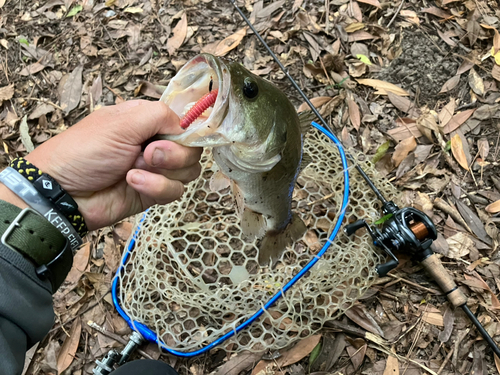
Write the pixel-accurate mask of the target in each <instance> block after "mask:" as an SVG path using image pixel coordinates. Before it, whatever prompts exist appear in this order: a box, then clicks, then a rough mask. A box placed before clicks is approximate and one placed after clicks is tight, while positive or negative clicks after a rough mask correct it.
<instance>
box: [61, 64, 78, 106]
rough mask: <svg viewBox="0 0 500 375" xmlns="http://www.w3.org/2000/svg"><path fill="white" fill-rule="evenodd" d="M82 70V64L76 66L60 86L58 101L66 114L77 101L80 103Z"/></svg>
mask: <svg viewBox="0 0 500 375" xmlns="http://www.w3.org/2000/svg"><path fill="white" fill-rule="evenodd" d="M82 72H83V66H82V65H80V66H78V67H76V68H75V70H73V71H72V72H71V74H69V75H68V77H67V79H66V81H65V82H64V84H63V86H62V90H61V96H60V99H59V103H60V105H61V107H62V108H63V109H64V112H65V113H66V114H68V113H69V112H71V111H72V110H73V109H75V108H76V107H77V106H78V103H80V98H81V95H82V85H83V84H82Z"/></svg>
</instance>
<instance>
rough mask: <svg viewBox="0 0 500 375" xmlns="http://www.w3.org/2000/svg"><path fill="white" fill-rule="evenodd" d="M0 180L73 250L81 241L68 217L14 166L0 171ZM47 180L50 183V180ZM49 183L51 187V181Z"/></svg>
mask: <svg viewBox="0 0 500 375" xmlns="http://www.w3.org/2000/svg"><path fill="white" fill-rule="evenodd" d="M0 182H2V183H3V184H4V185H5V186H6V187H7V188H9V189H10V190H11V191H12V192H13V193H14V194H16V195H17V196H18V197H19V198H21V199H22V200H23V201H25V202H26V204H28V205H29V206H30V207H31V208H33V209H34V210H35V211H37V212H38V213H40V214H42V215H43V216H44V217H45V218H46V219H47V220H48V221H49V222H50V223H51V224H52V225H54V226H55V227H56V228H57V229H58V230H59V231H60V232H61V233H62V235H63V236H64V237H66V238H67V239H68V241H69V243H70V245H71V248H72V249H73V250H76V249H77V248H78V247H79V246H80V245H81V244H82V243H83V241H82V238H81V237H80V236H79V235H78V233H77V232H76V230H75V228H73V226H72V225H71V224H70V222H69V221H68V219H66V217H65V216H63V215H61V214H60V213H59V211H58V210H57V209H56V208H55V207H54V205H53V204H52V202H50V201H49V200H48V199H46V198H44V197H43V196H42V195H41V194H40V193H39V192H38V190H36V189H35V188H34V187H33V185H31V183H30V182H29V181H28V180H27V179H26V178H24V176H23V175H21V174H20V173H19V172H18V171H16V170H15V169H14V168H11V167H7V168H5V169H4V170H3V171H2V172H0ZM48 182H49V183H50V181H48ZM50 185H51V188H52V184H51V183H50ZM44 187H45V184H44Z"/></svg>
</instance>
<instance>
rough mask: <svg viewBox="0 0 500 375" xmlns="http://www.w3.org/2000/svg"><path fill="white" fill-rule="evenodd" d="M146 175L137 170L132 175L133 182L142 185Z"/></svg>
mask: <svg viewBox="0 0 500 375" xmlns="http://www.w3.org/2000/svg"><path fill="white" fill-rule="evenodd" d="M144 180H145V178H144V175H143V174H142V173H140V172H136V173H134V174H133V175H132V183H134V184H136V185H142V184H143V183H144Z"/></svg>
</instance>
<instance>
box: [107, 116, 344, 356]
mask: <svg viewBox="0 0 500 375" xmlns="http://www.w3.org/2000/svg"><path fill="white" fill-rule="evenodd" d="M312 125H313V126H314V127H315V128H316V129H318V130H319V131H321V132H322V133H323V134H325V135H326V136H327V137H328V138H330V139H331V140H332V141H333V142H334V143H335V145H336V146H337V148H338V150H339V153H340V159H341V160H342V167H343V172H344V196H343V200H342V207H341V209H340V214H339V216H338V219H337V221H336V223H335V227H334V228H333V231H332V234H331V235H330V237H329V238H328V241H326V243H325V244H324V245H323V247H322V248H321V250H320V251H319V253H318V254H317V255H316V256H314V257H313V258H312V259H311V260H310V261H309V263H307V264H306V265H305V266H304V268H302V269H301V270H300V271H299V273H297V275H295V276H294V277H293V278H292V279H291V280H290V281H289V282H288V283H287V284H286V285H285V286H284V287H283V288H282V289H281V290H280V291H278V292H277V293H276V294H275V295H274V296H273V297H272V298H271V299H270V300H269V301H268V302H267V303H266V304H265V305H264V307H263V308H261V309H260V310H259V311H257V312H256V313H255V314H254V315H252V316H251V317H250V318H249V319H248V320H246V321H245V322H243V323H242V324H240V325H239V326H238V327H236V328H235V329H233V330H232V331H230V332H228V333H226V334H225V335H223V336H221V337H219V338H218V339H217V340H215V341H212V342H211V343H210V344H208V345H207V346H205V347H203V348H201V349H198V350H195V351H192V352H181V351H178V350H174V349H170V348H167V347H166V345H165V344H164V343H163V342H161V341H160V340H159V338H158V336H157V334H156V333H154V332H153V331H151V330H150V329H149V328H148V327H147V326H146V325H144V324H142V323H140V322H137V321H132V320H131V319H130V318H129V316H128V315H127V314H126V313H125V311H123V309H122V308H121V306H120V303H119V300H118V295H117V292H116V288H117V285H118V276H119V274H120V272H121V271H122V270H123V269H124V266H125V263H126V262H127V260H128V257H129V255H130V253H131V251H132V249H133V248H134V245H135V241H136V236H137V233H138V231H139V229H140V224H139V227H138V228H137V230H136V232H135V233H134V237H133V238H132V240H131V241H130V244H129V246H128V248H127V250H126V253H125V255H124V257H123V259H122V263H121V264H120V267H119V268H118V271H117V272H116V276H115V278H114V280H113V284H112V288H111V292H112V296H113V303H114V304H115V307H116V310H117V311H118V313H119V314H120V315H121V316H122V317H123V319H125V321H126V322H127V323H128V325H129V326H130V328H132V329H133V330H136V331H137V332H139V333H140V334H141V335H142V336H144V338H145V339H146V340H149V341H153V342H156V343H158V344H159V345H160V346H161V348H162V349H164V350H165V351H167V352H168V353H170V354H173V355H176V356H179V357H194V356H197V355H200V354H202V353H205V352H207V351H208V350H210V349H212V348H214V347H216V346H217V345H220V344H222V343H223V342H224V341H226V340H227V339H229V338H230V337H232V336H234V335H235V334H236V333H238V332H240V331H242V330H244V329H245V328H247V327H248V326H249V325H250V324H252V323H253V322H254V321H256V320H257V319H258V318H259V317H260V316H261V315H262V314H264V312H265V311H266V310H267V309H269V308H270V307H271V306H272V305H273V304H274V303H275V302H276V301H277V300H278V299H280V298H281V296H283V294H284V293H285V292H286V291H287V290H288V289H290V288H291V287H292V286H293V285H294V284H295V283H296V282H297V281H298V280H299V279H300V278H301V277H302V276H304V275H305V274H306V273H307V272H308V271H309V270H310V269H311V268H312V267H313V266H314V265H315V264H316V263H317V262H318V260H319V259H320V258H321V257H322V256H323V254H324V253H325V252H326V251H327V250H328V248H329V247H330V245H331V244H332V243H333V240H334V239H335V237H336V236H337V233H338V232H339V230H340V227H341V226H342V221H343V220H344V216H345V212H346V209H347V204H348V203H349V171H348V165H347V158H346V155H345V152H344V148H343V147H342V144H341V143H340V141H339V140H338V139H337V137H335V135H333V134H332V133H330V132H329V131H328V130H327V129H325V128H324V127H322V126H321V125H319V124H317V123H315V122H312ZM146 214H147V211H146V213H145V214H144V216H143V217H142V219H141V223H142V222H143V221H144V219H145V217H146Z"/></svg>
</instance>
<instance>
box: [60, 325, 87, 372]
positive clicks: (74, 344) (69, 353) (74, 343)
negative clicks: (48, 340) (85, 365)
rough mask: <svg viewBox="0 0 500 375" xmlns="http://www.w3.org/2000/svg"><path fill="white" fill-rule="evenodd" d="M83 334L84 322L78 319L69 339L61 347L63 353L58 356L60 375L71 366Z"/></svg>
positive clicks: (72, 327)
mask: <svg viewBox="0 0 500 375" xmlns="http://www.w3.org/2000/svg"><path fill="white" fill-rule="evenodd" d="M81 333H82V321H81V320H80V318H79V317H77V318H76V319H75V321H74V322H73V325H72V326H71V329H70V331H69V337H66V339H65V340H64V343H63V344H62V346H61V351H60V352H59V354H58V355H57V371H58V372H59V374H61V373H62V372H63V371H64V370H66V369H67V368H68V367H69V366H70V365H71V362H73V359H74V357H75V353H76V350H77V349H78V343H79V342H80V334H81Z"/></svg>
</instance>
